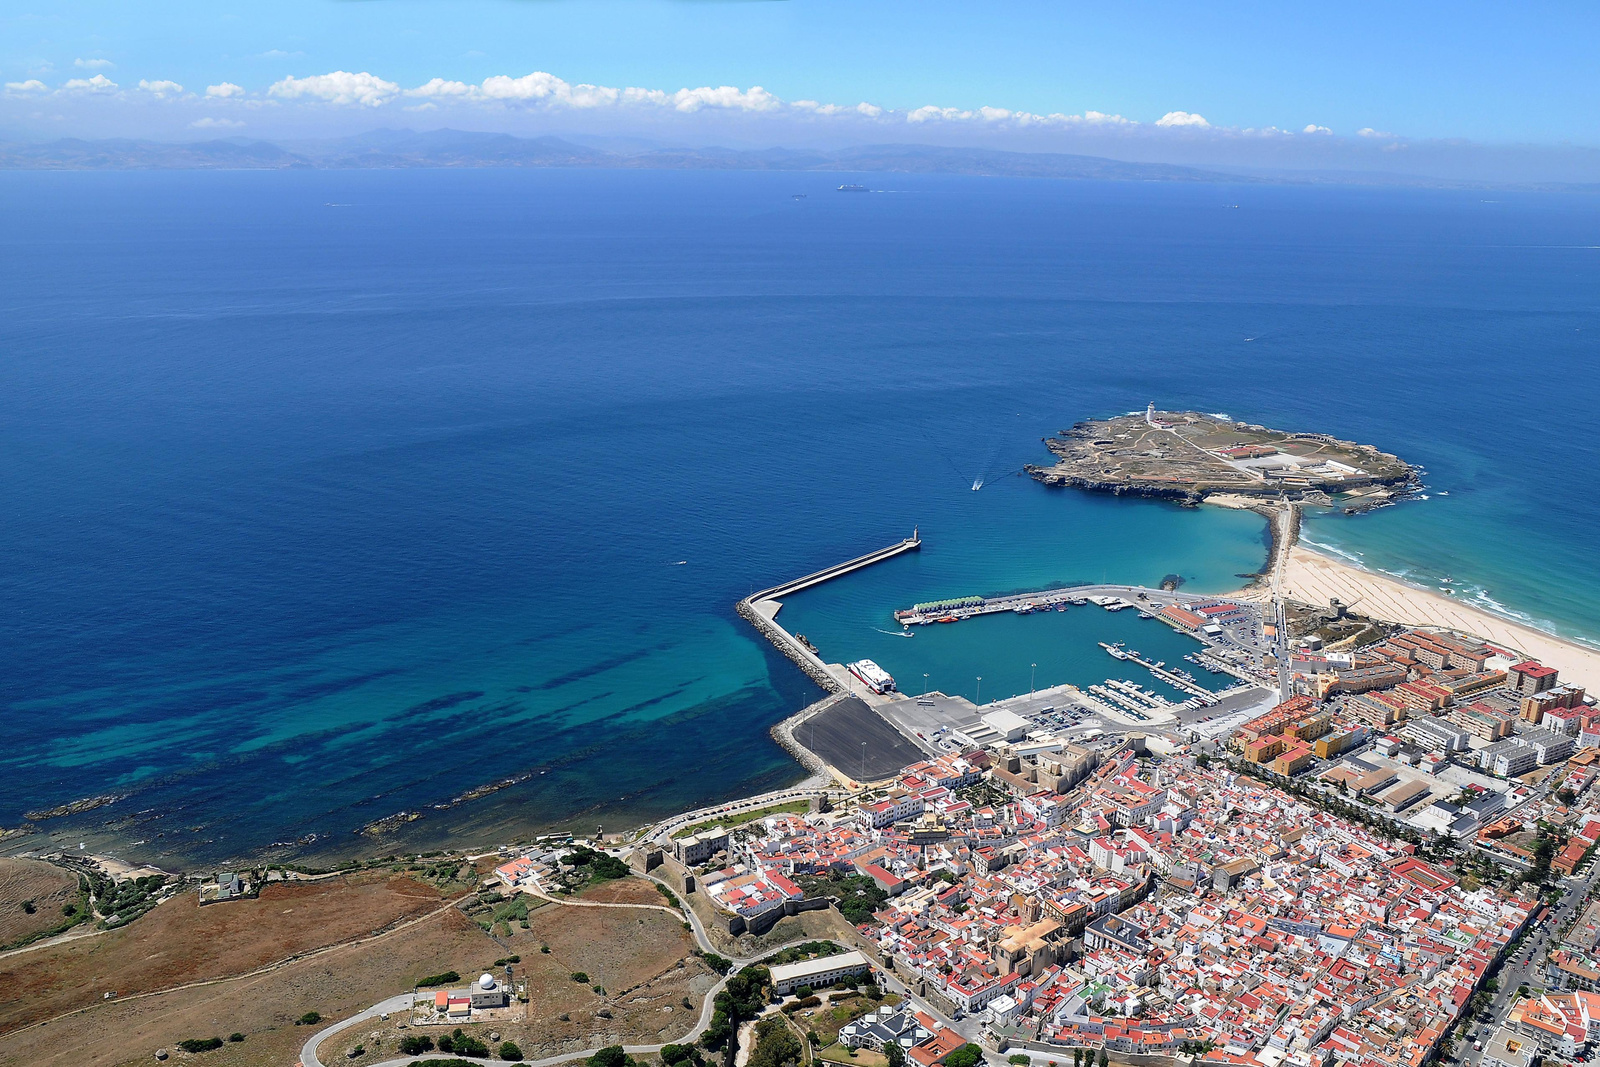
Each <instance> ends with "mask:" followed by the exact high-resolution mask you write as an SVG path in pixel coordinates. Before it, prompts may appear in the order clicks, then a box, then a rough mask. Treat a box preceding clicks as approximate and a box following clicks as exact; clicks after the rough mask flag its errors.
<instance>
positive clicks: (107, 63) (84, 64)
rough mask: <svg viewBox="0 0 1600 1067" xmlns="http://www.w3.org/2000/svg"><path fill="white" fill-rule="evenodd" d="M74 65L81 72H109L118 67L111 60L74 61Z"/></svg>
mask: <svg viewBox="0 0 1600 1067" xmlns="http://www.w3.org/2000/svg"><path fill="white" fill-rule="evenodd" d="M72 65H73V66H74V67H77V68H78V69H79V70H109V69H111V68H112V67H114V66H116V64H115V63H113V62H111V60H109V59H74V60H73V61H72Z"/></svg>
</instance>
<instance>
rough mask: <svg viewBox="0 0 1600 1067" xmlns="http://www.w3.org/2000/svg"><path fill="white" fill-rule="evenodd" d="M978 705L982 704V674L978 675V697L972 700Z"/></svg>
mask: <svg viewBox="0 0 1600 1067" xmlns="http://www.w3.org/2000/svg"><path fill="white" fill-rule="evenodd" d="M973 703H975V704H977V705H978V706H979V707H982V706H983V675H981V674H980V675H978V699H977V700H975V701H973Z"/></svg>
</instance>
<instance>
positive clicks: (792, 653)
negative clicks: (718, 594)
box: [738, 600, 843, 693]
mask: <svg viewBox="0 0 1600 1067" xmlns="http://www.w3.org/2000/svg"><path fill="white" fill-rule="evenodd" d="M738 611H739V614H740V615H742V616H744V618H745V620H746V621H747V622H749V623H750V625H751V626H754V627H755V628H756V629H757V630H758V631H760V633H761V636H762V637H765V638H766V639H767V640H768V641H771V642H772V643H773V644H774V645H776V646H777V649H778V651H779V652H782V653H783V654H784V655H785V656H788V657H789V658H790V659H791V660H793V661H794V664H795V666H796V667H799V668H800V669H801V670H803V671H805V672H806V676H807V677H808V678H810V679H811V680H812V681H813V682H816V683H817V684H818V685H820V686H821V687H822V688H823V689H826V690H827V691H828V692H830V693H838V692H841V691H842V688H843V687H842V686H840V685H839V680H838V679H837V678H835V677H834V676H833V675H831V674H829V673H828V672H827V671H826V670H824V669H823V666H822V661H821V660H819V659H818V658H817V657H816V656H815V655H813V654H812V653H811V652H810V651H809V650H807V649H806V647H805V646H804V645H802V644H800V642H798V641H796V640H795V639H794V638H793V637H792V636H790V634H789V632H788V631H787V630H785V629H784V628H783V627H781V626H779V625H778V624H777V623H775V622H773V621H772V620H771V619H768V618H766V617H764V616H763V615H762V614H761V613H760V612H759V611H757V610H756V609H755V607H754V606H753V605H752V604H751V603H750V601H749V600H741V601H739V608H738Z"/></svg>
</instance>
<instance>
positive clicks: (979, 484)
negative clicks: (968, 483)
mask: <svg viewBox="0 0 1600 1067" xmlns="http://www.w3.org/2000/svg"><path fill="white" fill-rule="evenodd" d="M982 488H983V479H982V478H975V479H973V482H972V491H973V492H974V493H976V492H977V491H978V490H979V489H982Z"/></svg>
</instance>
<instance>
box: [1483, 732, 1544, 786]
mask: <svg viewBox="0 0 1600 1067" xmlns="http://www.w3.org/2000/svg"><path fill="white" fill-rule="evenodd" d="M1538 765H1539V756H1538V754H1537V752H1535V750H1534V749H1532V748H1530V747H1528V746H1526V745H1519V744H1517V742H1516V740H1515V739H1514V738H1509V737H1508V738H1506V739H1505V740H1504V741H1496V742H1495V743H1494V744H1492V745H1488V746H1485V747H1484V748H1482V749H1480V750H1479V751H1478V766H1479V767H1480V768H1481V769H1483V770H1486V771H1488V772H1489V773H1490V774H1494V775H1497V776H1499V777H1501V778H1514V777H1516V776H1517V775H1519V774H1527V773H1528V772H1529V771H1531V770H1533V769H1534V768H1535V767H1537V766H1538Z"/></svg>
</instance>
